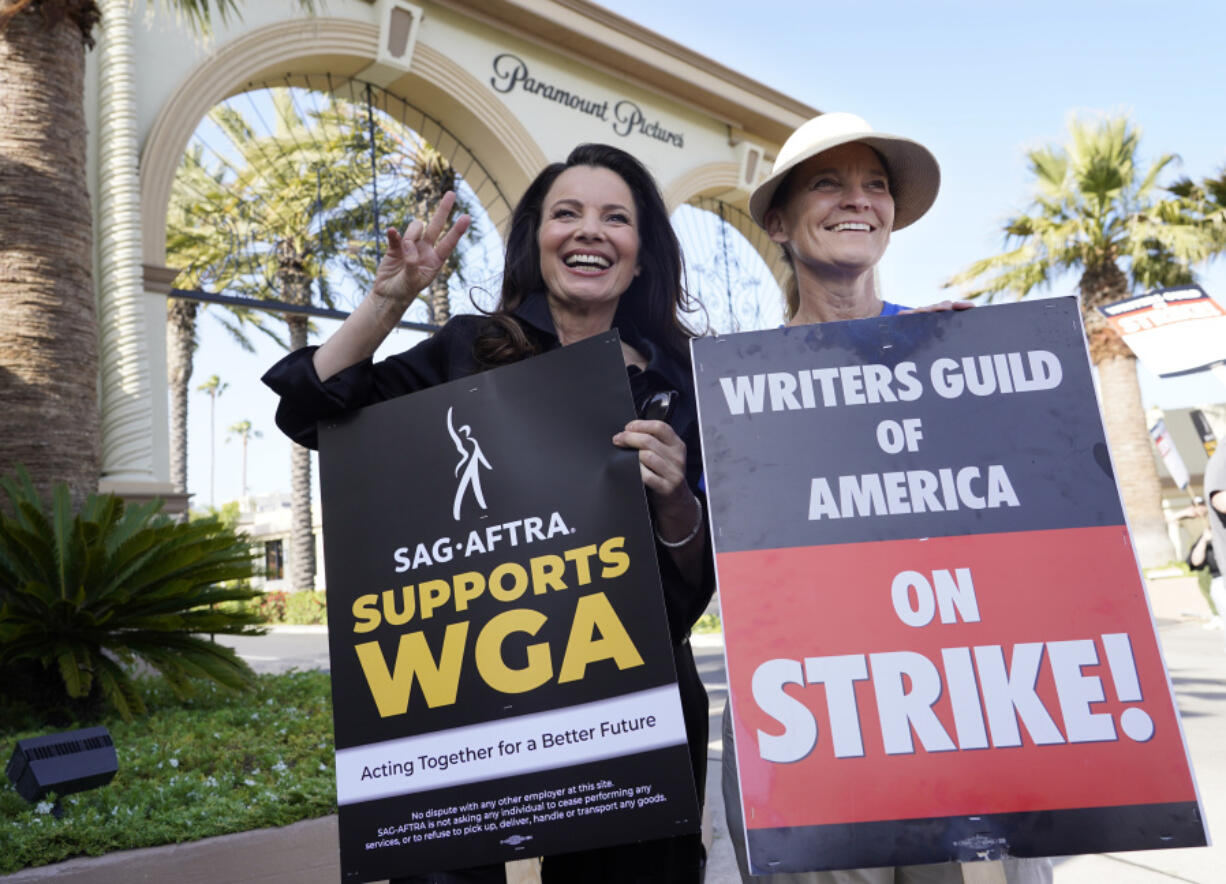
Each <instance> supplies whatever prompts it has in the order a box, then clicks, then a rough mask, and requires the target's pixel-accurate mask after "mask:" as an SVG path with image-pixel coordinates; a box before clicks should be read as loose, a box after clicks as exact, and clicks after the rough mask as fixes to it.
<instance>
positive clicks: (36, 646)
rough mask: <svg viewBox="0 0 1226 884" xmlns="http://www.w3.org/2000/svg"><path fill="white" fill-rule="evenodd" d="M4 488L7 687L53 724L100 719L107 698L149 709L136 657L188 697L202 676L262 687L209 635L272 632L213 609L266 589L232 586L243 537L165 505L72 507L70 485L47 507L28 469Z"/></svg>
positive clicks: (1, 620)
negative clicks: (184, 520) (178, 516)
mask: <svg viewBox="0 0 1226 884" xmlns="http://www.w3.org/2000/svg"><path fill="white" fill-rule="evenodd" d="M0 488H2V489H3V490H4V492H5V494H6V495H7V496H8V499H9V503H10V504H11V510H12V513H13V515H11V516H10V515H7V514H3V513H0V690H6V689H7V690H8V691H9V692H10V694H11V693H13V692H14V691H16V692H20V695H21V696H22V697H23V698H24V699H25V700H27V701H29V702H32V703H33V704H35V705H36V706H38V707H40V708H43V709H45V710H47V714H48V718H47V720H48V721H55V720H56V717H57V716H59V717H63V716H73V717H86V718H90V717H94V716H96V715H97V714H98V713H99V712H100V711H101V709H102V707H103V706H104V705H105V704H107V703H109V704H110V705H112V706H113V707H114V708H115V710H116V711H117V712H118V713H119V714H120V715H121V716H122V717H123V718H124V719H125V720H126V719H130V718H131V717H132V716H133V715H135V714H143V713H144V712H145V704H144V702H143V700H142V698H141V696H140V694H139V693H138V691H137V690H136V687H135V683H134V682H133V680H132V677H131V674H130V669H131V668H132V667H133V666H134V665H136V664H137V663H140V664H143V665H145V666H147V667H151V668H152V669H154V670H157V671H158V672H159V673H161V674H162V676H163V677H164V678H165V679H166V683H167V685H169V686H170V688H171V689H172V690H173V691H174V692H175V693H176V695H178V696H179V697H187V696H190V695H191V693H192V692H193V690H194V685H193V679H204V680H207V681H212V682H216V683H218V684H220V685H223V686H225V687H227V688H231V689H235V690H241V689H245V688H249V687H250V686H251V685H252V684H253V680H254V675H253V673H252V671H251V669H250V667H248V666H247V664H246V663H244V662H243V661H242V660H240V659H239V658H238V657H237V656H236V655H235V654H234V652H233V651H231V650H230V649H229V648H226V647H224V646H222V645H219V644H215V643H213V642H212V641H210V640H209V639H208V638H205V637H203V636H207V635H209V634H218V633H220V634H230V635H258V634H260V633H261V632H262V631H263V630H262V629H260V628H259V622H260V621H259V619H258V618H257V617H256V616H255V615H253V614H251V613H243V612H235V611H233V610H226V609H224V608H214V607H213V606H214V605H216V604H217V603H220V602H228V601H243V600H245V599H248V598H251V597H252V596H254V595H256V594H257V593H256V591H255V590H252V589H250V588H247V587H246V586H245V585H236V584H235V582H236V581H238V582H241V581H246V580H248V579H249V578H250V577H251V575H252V573H253V567H254V563H253V560H252V557H251V554H250V551H249V549H248V546H247V541H246V540H245V539H240V538H239V537H237V536H236V535H235V534H234V532H233V531H232V530H230V529H228V528H226V527H224V526H223V525H222V524H221V523H220V522H218V521H217V520H215V519H203V520H200V521H195V522H191V523H189V524H180V523H177V522H173V521H171V520H170V519H168V518H166V517H165V516H163V515H161V514H160V512H159V510H160V509H161V502H160V501H155V502H153V503H149V504H145V505H141V506H126V505H125V504H124V502H123V501H122V500H120V499H119V498H118V497H116V496H114V495H111V494H92V495H90V496H89V498H88V499H87V500H86V501H85V503H84V504H83V506H82V507H81V510H80V512H79V513H75V514H74V513H73V511H72V504H71V501H70V499H69V494H68V488H67V486H66V485H63V484H61V485H58V486H57V487H56V488H55V490H54V491H53V500H52V504H51V507H50V510H49V511H48V509H47V508H46V507H45V505H44V504H43V501H42V500H40V499H39V497H38V494H37V493H36V492H35V490H34V487H33V485H32V484H31V482H30V479H29V476H28V475H26V473H25V471H24V470H20V469H19V470H18V474H17V477H16V479H14V478H0ZM227 584H229V585H227Z"/></svg>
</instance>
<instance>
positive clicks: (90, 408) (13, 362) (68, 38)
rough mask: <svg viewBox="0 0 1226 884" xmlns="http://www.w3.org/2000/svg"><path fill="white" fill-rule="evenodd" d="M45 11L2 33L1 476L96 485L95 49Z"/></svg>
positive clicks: (80, 489) (78, 487)
mask: <svg viewBox="0 0 1226 884" xmlns="http://www.w3.org/2000/svg"><path fill="white" fill-rule="evenodd" d="M36 13H37V10H24V11H22V12H19V13H17V14H16V15H15V16H14V17H13V19H12V20H11V21H10V22H9V23H8V25H7V27H5V28H4V29H3V30H0V71H2V72H3V73H2V74H0V120H2V121H3V122H2V123H0V402H2V403H3V404H4V432H3V433H0V474H8V473H11V472H12V470H13V469H14V467H16V466H17V465H18V464H24V465H25V467H26V469H27V470H29V472H30V475H31V477H32V478H33V480H34V483H35V486H36V487H37V488H38V490H39V492H40V493H41V494H43V495H44V496H48V492H49V489H50V488H51V486H52V484H53V483H55V482H61V481H62V482H67V483H68V487H69V489H70V491H71V493H72V497H73V500H74V501H75V502H77V503H80V502H81V500H83V499H84V497H85V496H86V495H87V494H90V493H92V492H94V491H97V489H98V468H99V467H98V464H99V416H98V392H97V385H98V323H97V315H96V312H95V305H94V286H93V277H92V264H91V256H92V254H93V233H92V229H91V227H92V225H91V211H90V203H89V193H88V191H87V189H86V179H85V132H86V125H85V112H84V107H83V100H82V96H83V94H84V78H85V50H84V46H83V43H82V33H81V29H80V28H79V27H78V26H77V25H76V24H74V23H73V22H72V20H71V19H67V20H62V21H59V22H58V23H56V24H54V25H52V26H50V27H48V26H47V25H46V23H45V22H44V19H43V16H41V15H38V14H36Z"/></svg>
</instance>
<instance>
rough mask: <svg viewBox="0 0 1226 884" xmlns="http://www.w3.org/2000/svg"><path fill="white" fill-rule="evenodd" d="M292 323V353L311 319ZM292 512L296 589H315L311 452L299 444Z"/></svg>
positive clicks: (294, 452) (294, 447)
mask: <svg viewBox="0 0 1226 884" xmlns="http://www.w3.org/2000/svg"><path fill="white" fill-rule="evenodd" d="M287 322H288V324H289V344H290V349H291V350H298V349H300V348H302V347H305V346H306V345H307V318H306V317H305V316H292V317H290V318H288V319H287ZM289 465H290V513H291V518H292V520H293V527H292V528H291V531H290V543H291V544H292V548H293V558H292V559H291V561H292V563H293V568H292V569H291V574H290V578H291V580H292V582H293V585H294V589H314V588H315V532H314V530H313V528H312V525H311V521H312V520H311V452H310V451H309V450H308V449H306V448H304V447H303V446H301V445H299V444H298V443H297V442H291V443H290V456H289Z"/></svg>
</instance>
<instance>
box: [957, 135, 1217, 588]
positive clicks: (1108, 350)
mask: <svg viewBox="0 0 1226 884" xmlns="http://www.w3.org/2000/svg"><path fill="white" fill-rule="evenodd" d="M1139 141H1140V131H1139V129H1137V127H1135V126H1134V125H1132V123H1131V122H1130V121H1129V120H1128V119H1127V118H1124V117H1102V118H1098V119H1085V118H1077V117H1074V118H1072V119H1071V120H1070V122H1069V138H1068V143H1067V144H1066V145H1065V146H1061V147H1055V146H1047V147H1041V148H1038V149H1036V150H1032V151H1029V152H1028V154H1027V157H1028V159H1029V161H1030V170H1031V172H1032V173H1033V175H1034V179H1035V192H1034V199H1033V203H1032V205H1031V210H1030V212H1029V213H1028V214H1020V215H1017V216H1016V217H1013V218H1011V219H1009V220H1008V221H1007V222H1006V224H1005V227H1004V230H1005V234H1006V243H1007V245H1011V246H1012V248H1011V249H1009V250H1008V251H1006V252H1004V253H1002V254H999V255H993V256H992V257H990V258H984V259H983V260H981V261H977V262H975V263H974V264H972V265H970V266H969V267H968V268H966V269H965V270H963V271H962V272H961V273H959V274H957V275H956V276H954V277H953V278H952V279H951V280H950V281H949V282H947V283H946V285H947V286H952V285H969V286H970V289H969V290H968V291H966V295H967V296H969V297H975V296H977V295H983V294H987V295H997V294H1008V295H1012V296H1013V297H1017V298H1021V297H1025V296H1026V295H1027V294H1029V293H1030V292H1031V291H1033V290H1034V289H1036V288H1038V287H1042V286H1050V285H1051V284H1052V282H1053V281H1054V280H1055V279H1056V278H1058V277H1059V276H1061V275H1062V274H1064V273H1066V272H1070V271H1074V272H1077V273H1079V274H1080V278H1079V281H1078V289H1079V291H1080V295H1081V311H1082V317H1083V319H1084V321H1085V331H1086V337H1087V339H1088V341H1089V347H1090V358H1091V360H1092V361H1093V363H1094V365H1095V366H1096V367H1097V369H1098V378H1099V392H1100V395H1101V398H1102V408H1103V422H1104V424H1105V426H1106V430H1107V438H1108V440H1109V442H1110V444H1111V451H1112V454H1113V457H1114V460H1115V463H1116V467H1117V469H1118V476H1119V482H1120V489H1121V492H1122V494H1123V498H1124V507H1125V509H1126V511H1127V513H1128V517H1129V522H1130V525H1131V528H1132V534H1133V539H1134V541H1135V543H1136V545H1137V552H1138V555H1139V556H1140V558H1141V562H1142V564H1144V565H1146V566H1153V565H1162V564H1166V563H1167V562H1168V561H1170V559H1171V557H1172V554H1173V551H1172V549H1171V544H1170V539H1169V538H1168V536H1167V533H1166V527H1165V521H1164V519H1163V515H1162V505H1161V500H1162V492H1161V487H1160V485H1159V482H1158V472H1157V467H1156V465H1155V463H1154V457H1153V454H1152V452H1151V443H1150V440H1149V434H1148V431H1147V424H1146V419H1145V412H1144V410H1143V408H1142V406H1141V392H1140V386H1139V384H1138V382H1137V365H1136V357H1135V356H1134V355H1133V353H1132V351H1131V350H1129V348H1128V346H1127V345H1126V344H1125V343H1124V342H1123V340H1122V339H1121V338H1120V336H1119V335H1118V334H1116V333H1115V332H1114V331H1113V330H1112V329H1111V327H1110V326H1109V325H1108V324H1107V322H1106V320H1105V319H1104V318H1103V316H1102V315H1101V314H1100V313H1099V312H1098V308H1099V307H1100V306H1102V305H1104V304H1109V303H1112V302H1114V301H1119V300H1121V299H1123V298H1126V297H1128V296H1129V295H1130V294H1131V293H1132V292H1133V291H1135V290H1136V289H1137V288H1142V289H1147V288H1150V287H1153V286H1156V285H1172V284H1176V283H1180V282H1186V281H1190V280H1191V279H1192V270H1191V268H1192V266H1193V265H1194V264H1196V263H1199V262H1201V261H1203V260H1205V258H1207V257H1208V256H1209V255H1210V254H1212V252H1213V250H1214V245H1213V239H1212V236H1211V234H1210V233H1209V230H1208V228H1207V227H1206V225H1205V224H1204V222H1203V217H1202V216H1201V214H1200V213H1198V212H1196V211H1194V209H1193V208H1192V207H1191V206H1190V205H1189V204H1188V202H1187V201H1186V200H1183V199H1179V198H1177V197H1172V196H1170V195H1168V194H1164V193H1162V192H1161V189H1160V188H1159V186H1158V183H1157V182H1158V178H1159V176H1160V175H1161V174H1162V173H1163V172H1164V171H1165V170H1166V169H1167V168H1168V167H1169V166H1170V165H1171V164H1172V163H1173V162H1175V160H1176V157H1175V156H1174V155H1172V154H1167V155H1165V156H1162V157H1160V158H1159V159H1158V160H1157V161H1155V162H1154V163H1153V164H1152V165H1151V166H1150V167H1149V168H1148V169H1145V168H1143V167H1142V166H1141V164H1140V163H1139V161H1138V157H1137V150H1138V144H1139Z"/></svg>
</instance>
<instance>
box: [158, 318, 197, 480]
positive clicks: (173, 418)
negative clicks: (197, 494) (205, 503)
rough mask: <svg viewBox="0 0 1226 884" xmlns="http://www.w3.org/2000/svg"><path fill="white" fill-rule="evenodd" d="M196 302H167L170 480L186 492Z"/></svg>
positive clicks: (194, 350)
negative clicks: (189, 396) (188, 397)
mask: <svg viewBox="0 0 1226 884" xmlns="http://www.w3.org/2000/svg"><path fill="white" fill-rule="evenodd" d="M199 309H200V305H199V303H197V302H196V301H188V300H185V299H183V298H170V299H169V300H168V301H167V302H166V363H167V374H168V380H169V382H170V481H171V482H173V483H174V486H175V491H178V492H179V493H180V494H184V493H186V492H187V393H188V383H189V382H190V381H191V379H192V358H193V356H194V355H195V352H196V312H197V311H198V310H199Z"/></svg>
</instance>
